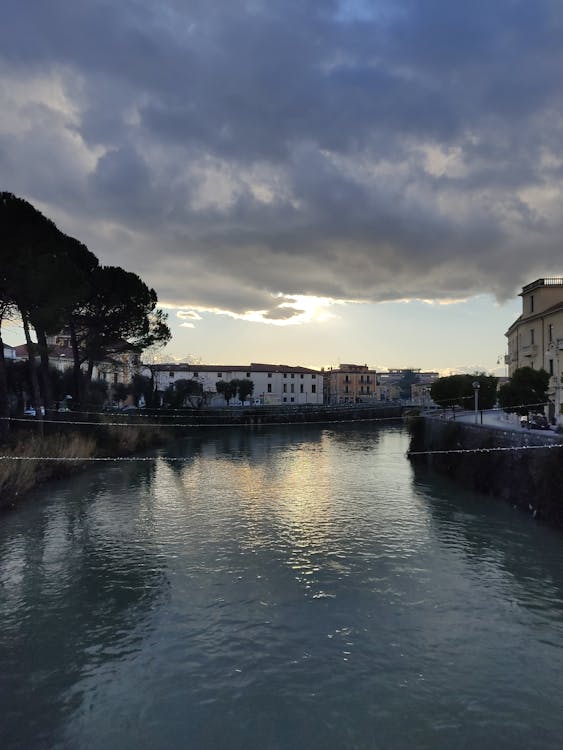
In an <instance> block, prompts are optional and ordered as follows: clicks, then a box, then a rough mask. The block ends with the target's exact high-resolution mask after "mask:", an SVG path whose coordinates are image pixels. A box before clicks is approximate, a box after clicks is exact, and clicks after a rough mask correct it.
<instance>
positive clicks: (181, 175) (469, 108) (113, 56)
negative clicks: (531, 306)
mask: <svg viewBox="0 0 563 750" xmlns="http://www.w3.org/2000/svg"><path fill="white" fill-rule="evenodd" d="M562 32H563V9H562V7H561V5H560V3H558V2H555V0H537V2H535V3H530V2H529V1H528V0H497V1H496V2H495V3H491V2H485V0H475V2H472V3H456V2H452V1H451V0H426V1H425V2H424V3H421V2H418V0H393V2H391V0H386V1H385V0H381V2H377V1H374V2H366V0H362V2H360V0H347V2H341V3H339V2H336V1H332V2H329V1H327V0H323V2H321V1H320V0H318V1H315V2H313V1H311V2H305V3H304V2H298V1H297V0H269V1H268V2H265V0H264V1H262V0H207V2H203V0H201V1H199V0H198V1H196V0H192V2H188V3H186V2H180V0H163V2H161V3H159V4H155V3H152V2H149V0H123V1H122V2H119V3H110V2H105V1H101V0H83V2H80V3H72V2H70V1H69V0H51V2H49V3H44V2H41V1H40V0H28V1H27V2H25V3H23V2H22V3H11V4H10V7H9V8H7V9H5V11H4V17H3V23H2V24H1V25H0V50H1V52H0V76H1V78H0V80H1V82H2V86H1V87H0V112H1V113H2V114H0V170H1V175H2V183H3V187H4V189H9V190H12V191H14V192H17V193H18V194H20V195H23V196H25V197H27V198H28V199H29V200H32V201H34V202H37V203H39V204H40V205H41V206H42V208H43V210H47V212H48V213H49V215H51V216H53V218H55V219H57V220H58V221H59V222H60V223H61V224H62V226H63V228H66V229H67V231H71V232H72V233H73V234H75V235H76V236H80V237H82V238H83V239H85V241H87V242H88V243H89V244H90V246H91V248H92V249H93V250H94V251H95V252H96V253H98V254H99V255H100V257H102V259H103V260H105V261H106V262H109V261H110V260H111V262H121V263H123V265H127V267H130V268H132V269H133V270H136V271H138V272H140V273H142V274H143V275H144V276H145V277H146V278H147V280H148V281H150V283H151V284H153V285H154V286H155V288H156V289H157V291H158V292H159V296H160V298H161V299H163V300H167V301H169V302H171V303H175V304H179V305H182V304H184V305H187V306H189V305H193V306H195V307H206V308H209V309H211V308H217V309H222V310H232V311H234V312H238V313H242V312H245V311H248V310H269V311H270V312H269V313H267V315H268V317H270V318H271V319H283V318H284V317H287V316H293V315H296V314H299V311H296V310H295V309H294V308H284V307H279V306H278V307H276V303H275V302H273V301H272V300H273V299H274V298H273V297H272V295H276V294H279V293H282V294H285V295H292V294H313V295H317V296H331V297H335V298H341V299H354V300H384V299H398V298H404V297H411V298H412V297H421V298H425V299H429V298H437V299H440V298H448V297H455V296H467V295H470V294H474V293H479V292H491V293H494V294H496V295H497V296H498V297H499V298H502V297H506V296H510V295H511V294H512V293H513V291H514V289H515V288H517V287H518V286H519V285H520V284H521V283H522V282H523V281H526V280H529V278H530V277H531V276H533V277H535V276H537V275H541V273H544V272H554V271H556V270H557V268H558V264H559V262H560V259H559V255H560V253H559V238H560V235H561V229H562V227H561V223H562V221H561V218H560V212H559V205H560V203H561V197H562V195H561V192H562V182H561V180H562V172H563V160H561V159H560V157H559V150H560V142H561V122H562V116H563V112H562V106H563V104H562V100H561V95H560V71H561V69H562V66H563V47H562V46H561V41H560V40H561V34H562ZM278 304H279V303H278Z"/></svg>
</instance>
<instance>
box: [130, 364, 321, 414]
mask: <svg viewBox="0 0 563 750" xmlns="http://www.w3.org/2000/svg"><path fill="white" fill-rule="evenodd" d="M151 372H152V375H153V377H154V382H155V390H157V391H159V392H160V393H164V391H165V390H166V389H167V388H169V387H170V386H173V385H174V383H175V382H178V381H179V380H196V381H197V382H198V383H200V384H201V386H202V388H203V391H204V392H206V393H209V394H211V395H210V400H209V402H208V403H209V404H210V405H211V406H224V405H225V401H224V399H223V397H222V396H221V395H219V394H218V393H217V388H216V385H217V382H218V381H220V380H224V381H230V380H251V381H252V383H253V384H254V390H253V393H252V396H251V400H252V401H253V402H254V403H256V404H262V405H266V406H267V405H277V406H284V405H292V404H293V405H298V404H299V405H303V404H322V403H323V373H321V372H317V371H316V370H311V369H309V368H307V367H298V366H290V365H273V364H262V363H258V362H251V363H250V364H249V365H189V364H158V365H151V366H150V368H148V367H147V366H146V365H145V369H144V370H143V374H145V375H150V373H151ZM237 403H238V402H237V401H236V399H233V400H231V404H237Z"/></svg>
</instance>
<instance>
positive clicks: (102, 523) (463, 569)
mask: <svg viewBox="0 0 563 750" xmlns="http://www.w3.org/2000/svg"><path fill="white" fill-rule="evenodd" d="M407 447H408V437H407V434H406V432H405V431H404V430H403V429H402V428H401V427H383V428H381V427H374V426H369V425H365V426H361V427H359V428H343V429H323V428H320V427H312V428H300V429H299V428H298V429H295V428H291V427H285V428H283V429H278V430H273V431H269V432H268V431H264V432H253V433H250V432H243V431H234V430H230V431H225V432H224V433H206V435H205V437H204V438H202V439H187V440H185V441H182V442H181V443H177V444H175V445H173V446H170V447H168V448H167V449H166V451H163V452H162V453H161V454H160V455H162V456H164V455H174V456H179V455H185V456H186V457H187V460H186V461H185V462H184V463H178V464H173V463H168V462H165V461H162V460H158V459H157V460H156V461H155V462H151V463H142V464H139V463H123V464H117V465H116V464H111V465H104V466H103V467H102V468H100V469H99V470H97V471H96V470H89V471H88V472H86V473H84V474H83V475H81V476H80V477H75V478H72V479H70V480H66V481H64V482H60V483H58V484H52V485H50V486H49V487H48V488H44V489H42V490H41V491H40V492H37V493H36V494H35V495H34V496H33V497H32V498H31V499H30V500H29V501H28V502H26V503H24V504H22V505H21V507H20V508H19V509H18V510H17V511H16V512H13V513H11V514H7V515H4V516H2V517H0V697H1V711H0V747H2V748H3V750H10V749H11V748H31V749H32V750H34V749H35V748H77V749H78V748H80V749H81V750H82V749H84V748H104V749H108V750H109V749H113V748H116V749H117V748H119V749H120V750H128V749H129V748H135V749H137V748H148V749H150V750H160V749H162V750H172V749H174V748H189V749H193V750H198V749H199V748H245V749H247V750H250V749H252V748H259V749H260V750H262V749H265V750H266V749H268V748H272V749H280V750H281V749H283V750H285V749H286V748H299V749H303V750H306V749H307V748H312V749H313V748H314V749H316V748H323V749H324V750H328V749H331V748H339V749H340V748H385V749H387V748H438V749H440V748H496V749H498V748H542V749H543V748H561V747H562V746H563V535H562V534H561V533H559V532H555V531H552V530H549V529H547V528H546V527H544V526H542V525H540V524H537V523H536V522H534V521H532V520H531V519H530V518H528V517H527V516H525V515H523V514H520V513H518V512H517V511H514V510H512V508H511V507H510V506H508V505H504V504H502V503H500V502H499V501H493V500H490V499H488V498H485V497H481V496H477V495H474V494H470V493H466V492H463V491H462V490H460V489H459V488H458V487H456V486H455V485H451V484H446V483H445V482H444V481H443V480H441V479H439V478H437V477H436V476H434V475H432V474H429V473H426V472H424V471H422V470H418V469H417V470H416V471H414V470H413V468H412V467H411V465H410V464H409V462H408V461H407V460H406V458H405V455H404V454H405V451H406V449H407Z"/></svg>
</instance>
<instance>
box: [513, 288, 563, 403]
mask: <svg viewBox="0 0 563 750" xmlns="http://www.w3.org/2000/svg"><path fill="white" fill-rule="evenodd" d="M520 297H522V314H521V315H520V316H519V317H518V318H517V319H516V320H515V321H514V323H513V324H512V325H511V326H510V328H509V329H508V331H507V332H506V334H505V335H506V338H507V340H508V353H507V355H506V357H505V363H506V364H507V365H508V374H509V376H510V377H512V375H513V374H514V372H515V370H517V369H518V368H520V367H532V368H533V369H534V370H540V369H544V370H545V371H546V372H548V373H549V375H550V376H551V377H550V383H549V393H548V395H549V396H550V398H552V399H553V400H554V401H555V403H556V411H557V413H559V411H560V403H561V397H560V386H561V364H562V363H563V277H551V278H545V279H536V281H533V282H532V283H530V284H527V285H526V286H524V287H523V288H522V291H521V293H520Z"/></svg>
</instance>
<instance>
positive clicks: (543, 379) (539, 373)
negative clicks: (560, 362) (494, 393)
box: [498, 367, 549, 414]
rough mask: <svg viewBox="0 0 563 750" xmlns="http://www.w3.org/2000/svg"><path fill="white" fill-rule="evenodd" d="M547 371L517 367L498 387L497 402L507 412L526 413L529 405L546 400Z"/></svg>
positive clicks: (540, 403) (539, 403) (539, 405)
mask: <svg viewBox="0 0 563 750" xmlns="http://www.w3.org/2000/svg"><path fill="white" fill-rule="evenodd" d="M548 385H549V373H547V372H546V371H545V370H534V369H533V368H532V367H519V368H518V369H517V370H516V371H515V372H514V374H513V376H512V378H511V379H510V382H509V383H505V384H504V385H502V386H501V387H500V388H499V394H498V398H499V403H500V405H501V406H502V408H503V409H504V410H505V411H507V412H515V413H517V414H526V413H527V412H528V411H529V410H530V406H532V405H534V406H537V408H538V409H541V406H542V405H543V404H545V403H546V402H547V389H548Z"/></svg>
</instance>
